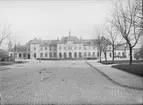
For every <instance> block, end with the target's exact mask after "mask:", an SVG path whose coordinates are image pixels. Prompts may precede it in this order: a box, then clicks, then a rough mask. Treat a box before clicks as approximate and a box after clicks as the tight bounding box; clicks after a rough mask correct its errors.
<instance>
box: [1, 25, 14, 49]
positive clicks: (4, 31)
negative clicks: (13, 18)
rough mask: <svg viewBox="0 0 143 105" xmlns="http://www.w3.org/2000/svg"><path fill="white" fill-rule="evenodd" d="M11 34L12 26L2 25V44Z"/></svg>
mask: <svg viewBox="0 0 143 105" xmlns="http://www.w3.org/2000/svg"><path fill="white" fill-rule="evenodd" d="M11 34H12V31H11V30H10V26H5V25H4V26H3V25H0V46H1V45H2V44H3V42H4V41H5V40H6V39H7V38H8V37H9V36H10V35H11Z"/></svg>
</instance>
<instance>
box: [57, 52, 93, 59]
mask: <svg viewBox="0 0 143 105" xmlns="http://www.w3.org/2000/svg"><path fill="white" fill-rule="evenodd" d="M68 55H69V57H72V53H71V52H69V53H68ZM83 56H84V57H95V52H93V53H90V52H89V53H86V52H84V55H83ZM59 57H60V58H62V53H59ZM63 57H64V58H66V57H67V53H63ZM77 57H82V53H81V52H79V53H77V52H75V53H74V58H77Z"/></svg>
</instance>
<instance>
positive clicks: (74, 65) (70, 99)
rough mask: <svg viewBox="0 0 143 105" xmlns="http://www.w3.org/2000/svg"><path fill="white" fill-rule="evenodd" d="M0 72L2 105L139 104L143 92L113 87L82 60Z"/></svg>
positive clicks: (48, 63)
mask: <svg viewBox="0 0 143 105" xmlns="http://www.w3.org/2000/svg"><path fill="white" fill-rule="evenodd" d="M9 68H11V69H7V70H3V71H0V82H1V87H0V93H1V96H2V100H1V104H2V105H7V104H13V105H15V104H23V105H27V104H33V105H36V104H38V105H40V104H41V105H42V104H141V103H142V97H143V91H141V90H135V89H129V88H125V87H122V86H119V85H117V84H114V83H113V82H111V81H110V80H108V79H107V78H105V77H104V76H103V75H101V74H100V73H99V72H97V71H96V70H95V69H93V68H92V67H90V66H89V65H88V64H87V63H85V61H84V60H81V61H80V60H79V61H78V60H77V61H70V60H69V61H64V60H63V61H42V62H41V63H39V62H37V61H34V62H29V63H25V64H21V65H11V66H9Z"/></svg>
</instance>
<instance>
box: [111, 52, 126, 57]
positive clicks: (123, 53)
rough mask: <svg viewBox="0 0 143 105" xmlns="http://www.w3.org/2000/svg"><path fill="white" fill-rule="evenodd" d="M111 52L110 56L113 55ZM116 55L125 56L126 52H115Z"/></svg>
mask: <svg viewBox="0 0 143 105" xmlns="http://www.w3.org/2000/svg"><path fill="white" fill-rule="evenodd" d="M111 55H112V54H111V53H110V54H109V56H110V57H111ZM114 56H125V52H118V53H117V52H114Z"/></svg>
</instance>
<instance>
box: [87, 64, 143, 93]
mask: <svg viewBox="0 0 143 105" xmlns="http://www.w3.org/2000/svg"><path fill="white" fill-rule="evenodd" d="M86 63H87V64H88V65H89V66H90V67H92V68H94V69H95V70H97V71H98V72H99V73H100V74H102V75H103V76H104V77H106V78H107V79H108V80H110V81H111V82H112V83H114V84H116V85H119V86H121V87H125V88H129V89H134V90H141V91H143V88H141V87H134V86H128V85H124V84H122V83H119V82H117V81H115V80H113V79H112V78H111V77H109V76H108V75H106V74H105V73H104V72H102V71H100V70H99V69H97V68H96V67H94V66H93V65H92V64H90V63H89V62H86Z"/></svg>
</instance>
